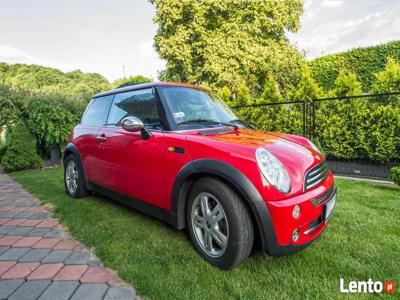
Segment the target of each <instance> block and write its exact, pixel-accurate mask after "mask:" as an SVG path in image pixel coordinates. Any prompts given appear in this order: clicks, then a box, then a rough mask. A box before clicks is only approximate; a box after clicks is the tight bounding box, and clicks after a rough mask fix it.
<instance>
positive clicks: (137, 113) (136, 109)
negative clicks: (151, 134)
mask: <svg viewBox="0 0 400 300" xmlns="http://www.w3.org/2000/svg"><path fill="white" fill-rule="evenodd" d="M127 116H133V117H137V118H139V119H140V120H142V122H143V123H144V124H145V125H146V126H149V127H151V128H153V129H160V128H161V122H160V117H159V115H158V110H157V104H156V100H155V97H154V92H153V89H144V90H137V91H131V92H126V93H120V94H116V95H115V97H114V101H113V104H112V106H111V110H110V114H109V116H108V121H107V124H108V125H117V126H119V125H120V124H121V121H122V119H123V118H125V117H127Z"/></svg>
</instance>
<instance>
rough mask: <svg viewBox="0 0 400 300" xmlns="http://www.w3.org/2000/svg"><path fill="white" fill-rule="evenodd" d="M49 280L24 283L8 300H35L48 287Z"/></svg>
mask: <svg viewBox="0 0 400 300" xmlns="http://www.w3.org/2000/svg"><path fill="white" fill-rule="evenodd" d="M50 283H51V281H50V280H32V281H26V282H25V283H24V284H23V285H21V286H20V287H19V288H18V289H17V290H16V291H15V292H14V293H12V294H11V296H10V297H9V298H8V299H9V300H35V299H37V298H38V297H39V296H40V295H41V294H42V293H43V292H44V290H45V289H46V288H47V287H48V286H49V285H50Z"/></svg>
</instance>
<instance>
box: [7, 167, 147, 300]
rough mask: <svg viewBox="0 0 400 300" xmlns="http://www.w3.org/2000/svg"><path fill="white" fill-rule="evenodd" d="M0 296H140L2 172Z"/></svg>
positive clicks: (120, 299) (110, 298)
mask: <svg viewBox="0 0 400 300" xmlns="http://www.w3.org/2000/svg"><path fill="white" fill-rule="evenodd" d="M0 299H18V300H24V299H35V300H36V299H40V300H50V299H51V300H58V299H65V300H66V299H80V300H81V299H82V300H86V299H93V300H95V299H99V300H100V299H106V300H117V299H118V300H127V299H141V298H140V296H137V295H136V292H135V289H134V288H133V287H131V286H129V285H127V284H125V283H124V282H123V281H121V279H119V278H118V277H117V275H116V274H115V273H114V272H112V271H111V270H108V269H105V268H103V266H102V263H101V261H100V260H99V259H98V258H97V257H96V256H95V255H94V254H93V253H92V252H91V251H89V250H88V249H87V248H85V247H84V246H83V245H81V244H80V243H78V242H77V241H76V240H75V239H74V238H73V237H71V236H70V235H69V234H68V233H67V232H65V231H64V229H63V227H62V226H61V225H60V224H59V223H58V220H57V219H55V218H54V217H53V215H52V213H50V212H48V211H46V209H44V208H43V207H41V206H40V203H39V200H38V199H37V198H35V197H32V196H31V195H30V194H29V193H27V192H25V191H24V190H23V188H22V187H21V186H20V185H19V184H18V183H16V182H15V181H13V180H12V179H11V178H10V177H9V176H8V175H6V174H1V173H0Z"/></svg>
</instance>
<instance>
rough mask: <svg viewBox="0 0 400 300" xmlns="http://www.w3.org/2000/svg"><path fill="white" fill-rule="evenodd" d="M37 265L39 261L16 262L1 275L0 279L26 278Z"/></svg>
mask: <svg viewBox="0 0 400 300" xmlns="http://www.w3.org/2000/svg"><path fill="white" fill-rule="evenodd" d="M38 266H39V263H17V264H15V265H14V266H13V267H11V269H9V270H8V271H7V272H5V273H4V274H3V275H1V279H17V278H26V277H27V276H28V275H29V274H31V273H32V271H33V270H35V269H36V268H37V267H38Z"/></svg>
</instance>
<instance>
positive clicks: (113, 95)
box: [79, 94, 115, 127]
mask: <svg viewBox="0 0 400 300" xmlns="http://www.w3.org/2000/svg"><path fill="white" fill-rule="evenodd" d="M111 96H112V99H111V101H110V105H109V106H108V110H107V117H106V123H105V124H102V125H89V124H82V120H83V118H84V117H85V115H86V113H87V112H88V110H89V107H90V106H92V104H93V102H94V101H96V100H100V99H101V98H107V97H111ZM114 98H115V94H111V95H104V96H101V97H93V98H92V99H90V101H89V103H88V105H87V106H86V109H85V111H84V112H83V115H82V117H81V120H80V121H79V125H82V126H90V127H104V126H106V125H107V120H108V115H109V114H110V110H111V106H112V104H113V103H114Z"/></svg>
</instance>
